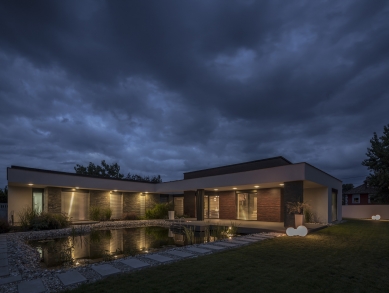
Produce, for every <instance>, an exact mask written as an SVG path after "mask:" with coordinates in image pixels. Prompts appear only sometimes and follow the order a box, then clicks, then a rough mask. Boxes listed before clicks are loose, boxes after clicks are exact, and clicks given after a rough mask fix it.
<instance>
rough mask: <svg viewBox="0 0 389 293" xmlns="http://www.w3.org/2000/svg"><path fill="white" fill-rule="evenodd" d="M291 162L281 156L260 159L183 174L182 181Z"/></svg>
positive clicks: (283, 164) (289, 163)
mask: <svg viewBox="0 0 389 293" xmlns="http://www.w3.org/2000/svg"><path fill="white" fill-rule="evenodd" d="M291 164H292V162H290V161H288V160H287V159H285V158H284V157H282V156H279V157H274V158H268V159H262V160H257V161H251V162H245V163H240V164H234V165H227V166H221V167H216V168H210V169H204V170H198V171H192V172H186V173H184V179H194V178H201V177H208V176H215V175H224V174H231V173H238V172H246V171H253V170H258V169H266V168H272V167H279V166H285V165H291Z"/></svg>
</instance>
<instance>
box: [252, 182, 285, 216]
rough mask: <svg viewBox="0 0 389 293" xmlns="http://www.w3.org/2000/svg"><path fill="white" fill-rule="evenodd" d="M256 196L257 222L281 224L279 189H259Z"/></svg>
mask: <svg viewBox="0 0 389 293" xmlns="http://www.w3.org/2000/svg"><path fill="white" fill-rule="evenodd" d="M257 194H258V198H257V220H258V221H265V222H281V221H282V214H281V212H282V207H281V202H282V197H281V188H266V189H260V190H258V193H257Z"/></svg>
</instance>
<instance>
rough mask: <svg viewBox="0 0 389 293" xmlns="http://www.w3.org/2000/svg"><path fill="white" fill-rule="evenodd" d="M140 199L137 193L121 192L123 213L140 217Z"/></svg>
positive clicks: (139, 194)
mask: <svg viewBox="0 0 389 293" xmlns="http://www.w3.org/2000/svg"><path fill="white" fill-rule="evenodd" d="M140 197H141V193H139V192H123V213H124V214H134V215H136V216H138V217H139V216H140Z"/></svg>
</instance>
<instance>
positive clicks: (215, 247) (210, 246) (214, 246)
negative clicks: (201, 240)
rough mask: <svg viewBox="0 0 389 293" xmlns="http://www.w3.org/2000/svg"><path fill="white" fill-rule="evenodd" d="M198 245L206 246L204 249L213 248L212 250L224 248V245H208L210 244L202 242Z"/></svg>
mask: <svg viewBox="0 0 389 293" xmlns="http://www.w3.org/2000/svg"><path fill="white" fill-rule="evenodd" d="M200 247H201V248H206V249H213V250H221V249H225V247H220V246H216V245H210V244H202V245H200Z"/></svg>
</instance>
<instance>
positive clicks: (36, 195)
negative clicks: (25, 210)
mask: <svg viewBox="0 0 389 293" xmlns="http://www.w3.org/2000/svg"><path fill="white" fill-rule="evenodd" d="M32 207H33V209H34V211H36V212H37V213H41V212H43V189H33V190H32Z"/></svg>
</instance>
